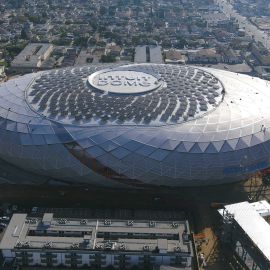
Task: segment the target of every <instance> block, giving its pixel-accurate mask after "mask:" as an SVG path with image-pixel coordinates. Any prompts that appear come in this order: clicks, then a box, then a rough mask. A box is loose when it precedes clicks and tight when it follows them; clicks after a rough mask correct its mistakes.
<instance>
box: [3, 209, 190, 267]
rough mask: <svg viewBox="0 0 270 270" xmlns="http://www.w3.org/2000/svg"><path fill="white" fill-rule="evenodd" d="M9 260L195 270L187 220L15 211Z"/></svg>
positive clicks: (7, 240) (7, 244) (6, 248)
mask: <svg viewBox="0 0 270 270" xmlns="http://www.w3.org/2000/svg"><path fill="white" fill-rule="evenodd" d="M0 249H1V251H2V255H3V258H4V260H5V262H6V263H11V264H12V263H13V265H18V266H22V265H24V266H45V267H57V266H60V265H61V266H65V267H72V268H76V269H77V268H80V267H89V266H94V267H96V268H97V269H100V268H103V267H107V266H110V265H112V266H113V267H115V268H120V269H123V268H131V267H132V266H140V267H142V268H143V269H145V268H148V267H152V266H159V265H172V266H179V267H181V268H184V269H185V270H188V269H192V257H193V251H192V244H191V240H190V232H189V225H188V222H187V221H173V222H172V221H133V220H89V219H81V220H80V219H59V218H58V219H56V218H54V217H53V214H51V213H46V214H44V216H43V218H30V217H27V215H26V214H14V215H13V217H12V219H11V221H10V223H9V225H8V227H7V229H6V232H5V234H4V236H3V238H2V241H1V243H0Z"/></svg>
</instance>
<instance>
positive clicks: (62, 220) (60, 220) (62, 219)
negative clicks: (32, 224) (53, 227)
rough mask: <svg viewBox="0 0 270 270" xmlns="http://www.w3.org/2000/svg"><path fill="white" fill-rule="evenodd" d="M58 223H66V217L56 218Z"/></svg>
mask: <svg viewBox="0 0 270 270" xmlns="http://www.w3.org/2000/svg"><path fill="white" fill-rule="evenodd" d="M58 223H59V224H66V223H67V219H65V218H61V219H59V220H58Z"/></svg>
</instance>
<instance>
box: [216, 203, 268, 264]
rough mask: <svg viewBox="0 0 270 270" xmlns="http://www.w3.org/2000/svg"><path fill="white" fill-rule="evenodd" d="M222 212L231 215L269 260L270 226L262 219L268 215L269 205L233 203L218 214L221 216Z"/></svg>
mask: <svg viewBox="0 0 270 270" xmlns="http://www.w3.org/2000/svg"><path fill="white" fill-rule="evenodd" d="M224 211H227V213H229V214H231V215H233V218H234V220H235V221H236V222H237V223H238V225H239V226H240V227H241V228H242V229H243V231H244V232H245V233H246V234H247V236H248V237H249V238H250V240H251V241H252V242H253V243H254V244H255V245H256V246H257V247H258V249H259V250H260V251H261V252H262V253H263V254H264V256H265V257H266V258H267V259H268V260H270V225H269V224H268V223H267V222H266V220H265V219H264V218H263V217H264V216H268V215H269V213H270V205H269V203H268V202H267V201H260V202H256V203H249V202H241V203H235V204H231V205H226V206H225V209H221V210H219V213H220V214H221V215H223V213H224Z"/></svg>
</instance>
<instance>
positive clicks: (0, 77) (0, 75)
mask: <svg viewBox="0 0 270 270" xmlns="http://www.w3.org/2000/svg"><path fill="white" fill-rule="evenodd" d="M5 79H6V74H5V67H4V66H0V82H2V81H4V80H5Z"/></svg>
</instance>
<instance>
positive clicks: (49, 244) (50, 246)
mask: <svg viewBox="0 0 270 270" xmlns="http://www.w3.org/2000/svg"><path fill="white" fill-rule="evenodd" d="M43 247H44V248H52V247H53V244H52V242H46V243H45V244H44V245H43Z"/></svg>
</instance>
